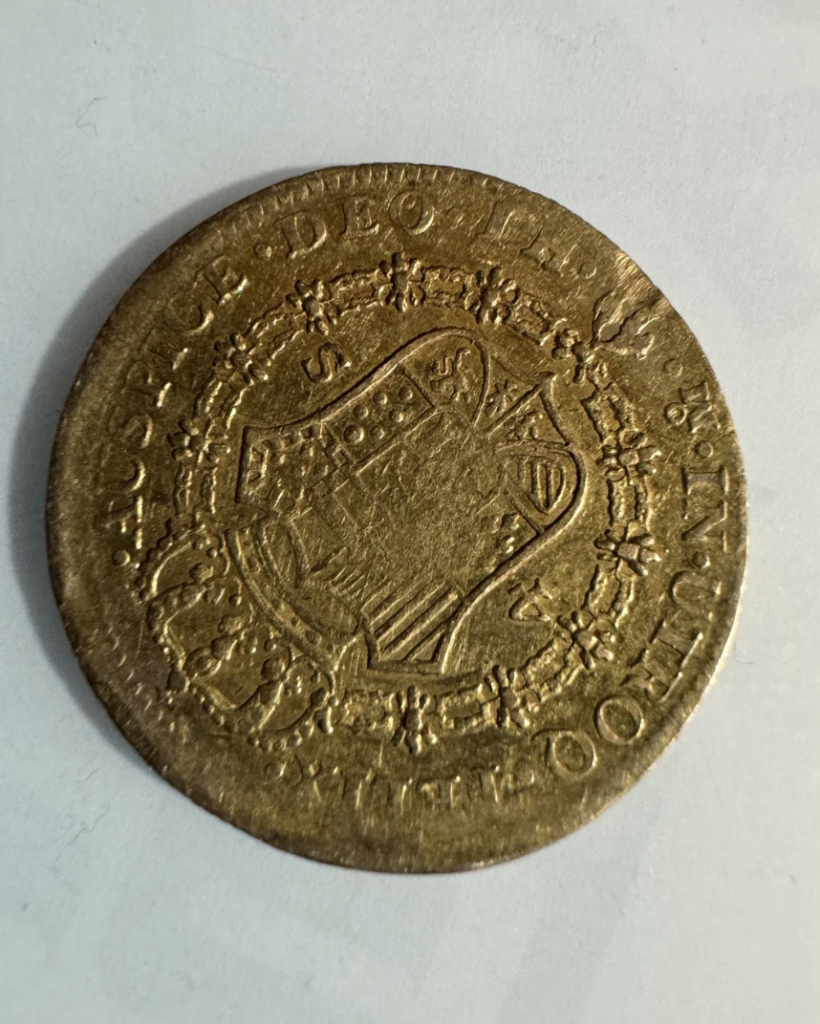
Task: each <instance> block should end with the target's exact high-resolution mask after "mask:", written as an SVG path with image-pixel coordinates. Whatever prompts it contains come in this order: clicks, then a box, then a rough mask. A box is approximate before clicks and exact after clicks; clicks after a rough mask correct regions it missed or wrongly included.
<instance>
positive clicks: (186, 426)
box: [168, 417, 208, 463]
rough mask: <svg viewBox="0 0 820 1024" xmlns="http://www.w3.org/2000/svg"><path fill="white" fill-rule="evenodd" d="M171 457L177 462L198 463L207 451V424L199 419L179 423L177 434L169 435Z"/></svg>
mask: <svg viewBox="0 0 820 1024" xmlns="http://www.w3.org/2000/svg"><path fill="white" fill-rule="evenodd" d="M168 443H169V444H170V445H171V455H172V456H173V457H174V458H175V459H177V460H178V461H179V462H197V463H198V462H199V461H200V459H201V456H203V455H205V453H206V452H207V451H208V422H207V420H205V419H202V418H201V417H194V418H193V419H190V418H189V419H184V420H180V421H179V433H177V434H169V435H168Z"/></svg>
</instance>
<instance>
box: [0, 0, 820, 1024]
mask: <svg viewBox="0 0 820 1024" xmlns="http://www.w3.org/2000/svg"><path fill="white" fill-rule="evenodd" d="M0 47H1V48H2V53H0V75H2V99H1V100H0V102H2V129H1V130H2V135H0V138H1V139H2V153H1V154H0V166H2V176H3V177H2V188H1V189H0V203H2V222H1V223H0V227H1V228H2V232H1V233H0V238H1V239H2V246H1V248H2V266H0V301H2V317H0V327H1V331H0V339H1V340H0V344H2V355H3V362H2V374H0V437H2V467H1V468H2V486H3V491H4V496H3V508H2V513H3V519H2V531H3V535H2V545H3V546H2V556H1V557H2V563H0V581H2V586H1V587H0V601H1V602H2V633H0V637H2V639H0V645H1V646H2V661H1V662H0V780H2V791H1V792H2V796H0V826H2V832H0V836H1V838H0V1019H1V1020H2V1021H3V1022H4V1024H19V1022H29V1021H31V1022H36V1024H40V1022H46V1024H48V1022H52V1021H54V1022H59V1024H74V1022H77V1024H97V1022H100V1024H132V1022H151V1024H154V1022H161V1024H165V1022H167V1024H186V1022H216V1021H226V1022H233V1021H243V1022H244V1021H253V1022H256V1021H263V1022H280V1021H281V1022H287V1024H302V1022H311V1024H314V1022H317V1024H324V1022H329V1024H336V1022H346V1021H349V1022H356V1024H366V1022H374V1024H375V1022H378V1024H381V1022H390V1024H410V1022H414V1024H415V1022H418V1021H424V1022H438V1021H441V1022H448V1024H449V1022H460V1021H469V1022H471V1024H485V1022H496V1021H497V1022H503V1024H507V1022H517V1021H547V1022H553V1021H554V1022H560V1024H599V1022H606V1024H621V1022H629V1024H643V1022H652V1024H655V1022H663V1024H708V1022H712V1021H719V1022H722V1024H723V1022H728V1024H734V1022H748V1024H772V1022H776V1024H816V1022H817V1021H818V1019H820V990H819V989H818V985H819V984H820V927H819V926H818V922H819V921H820V917H819V916H818V914H819V912H820V899H818V896H819V895H820V856H819V855H820V827H819V826H818V813H819V809H820V792H819V790H820V785H819V783H820V669H818V632H819V631H820V614H819V613H820V608H818V596H817V595H818V589H819V587H818V580H820V546H819V545H818V511H820V501H818V426H820V421H819V420H818V412H817V392H818V383H820V379H819V378H820V372H819V371H820V358H818V331H820V314H818V301H819V300H820V289H818V282H820V188H819V187H818V186H820V56H818V54H820V4H818V2H817V0H688V2H686V0H679V2H664V0H629V2H628V0H619V2H616V0H588V2H583V0H559V2H554V3H550V2H536V0H531V2H529V3H527V2H523V0H520V2H516V0H501V2H499V0H496V2H482V0H474V2H472V3H465V2H448V3H435V2H432V0H414V2H413V3H390V2H386V0H381V2H377V0H357V2H352V0H351V2H329V0H324V2H309V0H301V2H299V3H282V2H275V0H255V2H251V0H244V2H242V0H239V2H230V3H229V2H227V0H223V2H220V3H214V2H210V0H207V2H206V0H198V2H194V0H141V2H140V0H121V2H115V0H102V2H98V3H93V2H90V0H89V2H81V0H64V2H58V0H54V2H47V0H25V2H12V0H2V3H0ZM382 160H407V161H412V162H426V163H442V164H450V165H455V166H463V167H469V168H473V169H478V170H482V171H485V172H488V173H490V174H495V175H498V176H500V177H502V178H507V179H509V180H511V181H514V182H517V183H519V184H521V185H525V186H527V187H529V188H531V189H534V190H536V191H538V192H542V193H544V194H546V195H548V196H551V197H553V198H555V199H557V200H559V201H560V202H561V203H563V204H564V205H566V206H568V207H569V208H570V209H572V210H574V211H575V212H577V213H579V214H580V215H582V216H583V217H585V218H586V219H588V220H589V221H590V222H591V223H592V224H594V225H595V226H596V227H597V228H599V229H600V230H602V231H604V232H605V233H606V234H607V235H609V236H610V237H611V238H612V239H614V240H615V241H616V242H617V243H618V244H619V245H621V246H622V247H623V248H625V249H626V250H627V251H628V252H629V253H630V254H631V255H632V256H633V257H634V258H635V259H636V260H637V262H638V263H639V264H640V265H641V266H642V268H643V269H644V270H645V271H646V272H647V273H648V274H649V275H650V277H652V278H653V280H655V281H656V282H657V284H658V285H659V286H660V287H661V288H662V290H663V291H664V292H665V293H666V295H667V296H668V297H669V299H670V300H671V302H672V303H673V305H674V306H676V308H677V309H678V310H679V311H680V312H681V313H682V315H683V316H684V318H685V319H686V320H687V321H688V323H689V325H690V326H691V327H692V329H693V330H694V332H695V334H696V336H697V337H698V338H699V340H700V342H701V344H702V346H703V348H704V349H705V351H706V353H707V355H708V357H709V359H710V360H711V361H712V364H713V366H714V368H715V370H716V372H717V375H718V377H719V379H720V381H721V383H722V385H723V388H724V391H725V393H726V395H727V398H728V402H729V405H730V408H731V410H732V412H733V414H734V417H735V421H736V424H737V428H738V432H739V435H740V440H741V444H742V447H743V451H744V454H745V459H746V467H747V472H748V478H749V493H750V506H751V547H750V563H749V570H748V577H747V584H746V591H745V597H744V600H743V607H742V617H741V621H740V626H739V629H738V632H737V634H736V639H735V643H734V645H733V647H732V648H731V650H730V652H729V655H728V658H727V661H726V664H725V666H724V668H723V670H722V672H721V673H720V676H719V679H718V682H717V683H716V684H715V686H714V687H713V688H712V689H711V690H710V691H709V692H708V694H707V695H706V697H705V698H704V700H703V703H702V705H701V707H700V708H699V710H698V711H697V713H696V714H695V715H694V717H693V719H692V721H691V722H690V723H689V725H688V726H687V728H686V729H685V730H684V732H683V735H682V737H681V739H680V740H679V741H678V742H677V743H675V744H674V745H673V747H672V748H671V749H670V750H669V751H668V752H667V753H666V754H665V755H664V757H663V758H662V759H661V761H660V762H659V763H658V764H657V765H656V767H655V768H654V769H653V771H652V772H650V773H649V775H648V776H647V777H646V778H645V779H644V780H643V781H642V782H641V784H640V785H639V786H638V787H637V788H636V789H635V790H633V791H632V792H631V793H630V794H629V795H627V796H626V797H625V798H623V799H622V800H620V801H619V802H618V803H617V804H616V805H615V806H613V807H612V808H611V809H610V810H609V811H607V812H606V813H605V814H604V815H603V816H602V817H601V818H600V819H599V820H598V821H597V822H595V823H593V824H592V825H590V826H587V827H586V828H584V829H582V830H581V831H580V832H577V833H575V834H574V835H573V836H571V837H570V838H568V839H566V840H564V841H562V842H560V843H558V844H557V845H555V846H554V847H552V848H548V849H546V850H543V851H541V852H539V853H536V854H532V855H530V856H528V857H526V858H524V859H521V860H519V861H517V862H514V863H512V864H509V865H506V866H503V867H499V868H493V869H489V870H485V871H481V872H477V873H474V874H469V875H455V876H449V877H447V876H445V877H433V878H400V877H390V876H376V875H370V874H366V873H358V872H352V871H345V870H342V869H337V868H332V867H326V866H321V865H318V864H313V863H310V862H308V861H303V860H300V859H298V858H296V857H292V856H289V855H287V854H284V853H280V852H279V851H277V850H274V849H271V848H268V847H265V846H263V845H262V844H261V843H259V842H257V841H255V840H253V839H251V838H249V837H248V836H246V835H244V834H242V833H240V832H239V831H237V830H235V829H232V828H230V827H229V826H227V825H225V824H223V823H221V822H220V821H218V820H217V819H216V818H213V817H211V816H209V815H208V814H206V813H205V812H204V811H202V810H200V809H199V808H198V807H196V806H195V805H194V804H192V803H190V802H189V801H187V800H186V799H185V798H183V797H182V796H180V795H179V794H178V793H176V791H174V790H173V789H172V788H171V787H170V786H168V785H167V784H166V783H164V782H163V781H161V779H160V778H159V777H157V776H155V775H154V774H153V773H152V772H151V771H150V770H149V769H148V768H147V767H145V766H144V765H143V763H142V762H141V761H140V759H139V758H138V757H137V755H136V754H135V753H133V752H132V751H131V749H130V748H129V747H128V745H127V744H126V743H125V741H124V740H123V739H121V738H120V736H119V734H118V733H117V731H116V730H115V728H114V727H113V725H111V724H110V722H109V721H108V719H107V716H106V713H105V711H104V710H103V708H102V706H101V705H99V704H98V703H97V701H96V698H95V697H94V696H93V695H92V693H91V691H90V689H89V687H88V686H87V684H86V683H85V681H84V679H83V677H82V674H81V672H80V670H79V669H78V667H77V665H76V663H75V661H74V659H73V657H72V654H71V651H70V649H69V646H68V643H67V641H66V639H65V637H64V634H63V631H62V627H61V624H60V621H59V618H58V615H57V612H56V610H55V607H54V604H53V600H52V597H51V592H50V588H49V583H48V577H47V565H46V556H45V550H44V540H43V500H44V488H45V480H46V468H47V460H48V454H49V448H50V444H51V439H52V437H53V432H54V429H55V427H56V424H57V419H58V415H59V410H60V407H61V405H62V402H63V399H64V397H65V395H66V392H67V390H68V388H69V385H70V383H71V381H72V379H73V376H74V374H75V372H76V369H77V367H78V366H79V363H80V361H81V359H82V357H83V355H84V354H85V352H86V350H87V348H88V346H89V345H90V344H91V342H92V340H93V338H94V336H95V334H96V332H97V330H98V329H99V327H100V326H101V324H102V322H103V320H104V319H105V317H106V315H107V314H108V312H109V311H110V310H111V308H112V306H113V305H114V303H115V301H116V300H117V298H118V297H119V296H120V295H121V294H122V292H124V291H125V289H126V288H127V287H128V286H129V285H130V284H131V283H132V281H133V280H134V279H135V278H136V277H137V276H138V275H139V274H140V273H141V272H142V270H143V269H144V268H145V267H146V266H147V264H148V263H149V262H150V261H151V260H152V259H153V258H154V257H155V256H157V255H158V254H159V253H160V252H161V251H162V250H163V249H164V248H166V247H167V246H168V245H169V244H170V243H171V242H173V241H174V240H175V239H176V238H177V237H178V236H179V235H180V234H181V233H183V232H184V231H187V230H188V229H189V228H191V227H193V226H194V225H195V224H197V223H198V222H199V221H201V220H202V219H203V218H205V217H206V216H209V215H210V214H212V213H214V212H216V211H217V210H219V209H220V208H221V207H223V206H224V205H226V204H227V203H229V202H232V201H234V200H236V199H239V198H240V197H242V196H244V195H245V194H247V193H248V192H250V191H253V190H255V189H257V188H260V187H262V186H263V185H266V184H269V183H271V182H273V181H276V180H279V179H281V178H283V177H286V176H289V175H292V174H294V173H299V172H302V171H305V170H310V169H314V168H318V167H322V166H325V165H330V164H344V163H362V162H366V161H382Z"/></svg>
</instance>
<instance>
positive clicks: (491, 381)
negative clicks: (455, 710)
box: [230, 329, 584, 676]
mask: <svg viewBox="0 0 820 1024" xmlns="http://www.w3.org/2000/svg"><path fill="white" fill-rule="evenodd" d="M552 382H553V375H552V374H550V373H544V374H541V375H540V377H539V378H538V379H537V380H535V381H532V380H531V381H530V382H528V383H523V382H520V381H517V380H514V379H512V380H511V374H510V373H509V371H508V370H507V369H506V368H505V367H504V366H503V365H501V363H500V362H499V361H498V360H497V358H495V357H494V356H492V355H491V354H490V352H489V350H488V348H487V346H485V345H484V344H483V343H482V341H480V340H479V339H477V338H475V337H474V336H473V335H472V334H470V333H469V332H467V331H464V330H460V329H445V330H437V331H432V332H430V333H428V334H424V335H422V336H421V337H418V338H416V339H414V340H413V341H411V342H409V343H407V344H406V345H405V346H404V347H403V348H401V349H400V350H398V351H397V352H396V353H394V355H393V356H392V357H391V358H390V359H388V360H387V361H386V362H385V363H384V364H382V365H381V366H380V367H378V368H377V369H376V370H374V371H373V372H372V373H371V374H370V375H369V376H368V377H366V378H365V379H364V380H362V381H361V382H360V383H358V384H357V385H356V386H355V387H353V388H351V389H350V390H349V391H348V392H347V393H345V394H344V395H342V396H341V397H340V398H338V399H337V400H335V401H334V402H332V403H331V404H330V405H328V406H327V407H325V408H324V409H322V410H321V411H320V412H318V413H316V414H315V415H313V416H310V417H308V418H306V419H303V420H300V421H298V422H294V423H289V424H285V425H281V426H275V427H265V426H248V427H246V428H245V431H244V437H243V446H242V452H241V458H240V466H239V479H238V485H237V499H238V500H239V501H240V502H242V503H245V504H248V505H252V506H255V507H256V508H258V509H259V510H260V511H261V513H262V514H260V516H259V518H258V519H257V520H255V521H254V523H253V524H252V525H251V526H249V527H247V528H246V529H244V530H239V531H235V532H233V533H231V535H230V546H231V551H232V554H233V557H234V559H235V561H236V563H237V566H238V567H239V569H240V571H241V573H242V576H243V578H244V579H245V581H246V583H247V585H248V586H249V587H250V589H251V591H252V592H253V594H254V596H255V598H256V600H257V602H258V603H259V604H260V606H261V607H262V608H263V609H264V610H265V613H266V614H267V616H268V617H269V618H270V619H271V620H272V621H273V622H274V623H275V624H276V625H277V626H278V627H279V628H280V629H281V630H282V631H283V632H284V633H285V634H286V635H289V636H291V637H292V638H293V639H294V640H296V641H297V642H298V643H299V644H300V645H301V646H302V647H303V648H304V649H305V650H306V651H307V652H308V653H310V654H311V655H312V656H313V657H314V658H316V659H317V661H318V662H319V663H320V664H322V665H323V666H324V667H325V668H326V669H327V670H329V671H332V670H333V669H334V668H335V667H336V666H337V665H338V663H339V660H340V658H341V657H342V655H343V654H344V653H345V651H346V650H348V649H349V648H350V646H351V644H354V643H357V642H361V641H362V640H363V641H364V643H365V645H366V652H367V668H369V669H370V670H372V671H375V672H377V673H378V674H379V675H383V673H385V672H388V673H421V674H424V675H427V676H429V675H431V674H432V675H435V674H440V673H446V671H447V658H448V653H449V652H450V651H451V650H452V648H453V641H454V638H455V636H456V633H457V631H458V629H459V627H460V626H461V624H462V623H463V622H464V621H465V619H466V617H467V615H468V614H469V612H470V610H471V609H472V608H473V607H474V606H475V604H476V603H477V602H478V601H480V600H481V599H482V598H483V597H484V596H485V595H486V594H488V593H489V591H490V590H492V589H493V588H494V587H496V586H498V585H500V584H502V583H503V582H504V581H505V580H507V579H509V577H510V576H511V575H513V574H514V573H515V572H516V571H517V570H519V569H520V567H521V566H522V564H523V563H524V562H525V561H526V560H528V559H530V558H531V557H532V556H534V555H535V554H536V553H537V552H539V551H541V550H542V548H543V546H544V545H545V544H547V543H548V542H549V541H550V540H551V539H552V538H553V537H554V536H555V534H556V532H557V531H558V530H559V529H561V528H562V527H563V526H564V525H566V523H567V522H568V521H569V519H570V517H571V516H572V514H573V512H574V511H575V509H577V507H578V505H579V500H580V497H581V493H582V489H583V481H584V473H583V467H582V464H581V462H580V460H579V458H578V456H577V453H576V452H575V451H574V450H573V447H572V444H571V442H570V440H569V438H568V436H567V434H566V432H565V430H564V428H563V426H562V424H561V422H560V419H559V416H558V413H557V411H556V408H555V406H554V403H553V401H552V397H551V391H552Z"/></svg>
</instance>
